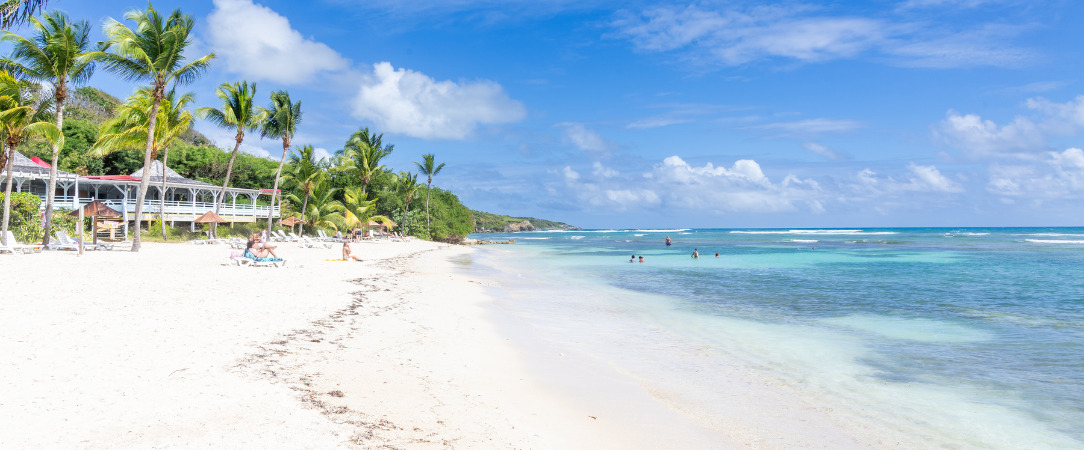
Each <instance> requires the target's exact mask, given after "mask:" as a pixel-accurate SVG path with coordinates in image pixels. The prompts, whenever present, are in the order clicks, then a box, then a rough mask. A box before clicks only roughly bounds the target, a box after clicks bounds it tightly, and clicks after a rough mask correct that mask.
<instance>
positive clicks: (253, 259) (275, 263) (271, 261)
mask: <svg viewBox="0 0 1084 450" xmlns="http://www.w3.org/2000/svg"><path fill="white" fill-rule="evenodd" d="M241 259H243V260H248V261H247V262H242V261H238V265H242V266H243V265H249V266H254V267H286V260H285V259H282V258H260V257H259V256H256V255H253V254H252V252H250V251H248V250H245V252H244V253H243V254H241Z"/></svg>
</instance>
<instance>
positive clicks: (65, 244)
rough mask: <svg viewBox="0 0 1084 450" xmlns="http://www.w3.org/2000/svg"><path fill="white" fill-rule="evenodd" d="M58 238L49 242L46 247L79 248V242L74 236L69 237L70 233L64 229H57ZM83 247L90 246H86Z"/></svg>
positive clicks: (60, 248) (56, 248)
mask: <svg viewBox="0 0 1084 450" xmlns="http://www.w3.org/2000/svg"><path fill="white" fill-rule="evenodd" d="M54 237H56V239H54V240H52V241H50V242H49V245H47V246H45V248H47V249H49V250H79V243H78V242H75V240H73V239H72V238H70V237H68V234H67V233H65V232H63V231H57V232H56V234H55V236H54ZM83 248H89V247H86V246H84V247H83Z"/></svg>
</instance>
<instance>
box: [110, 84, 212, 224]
mask: <svg viewBox="0 0 1084 450" xmlns="http://www.w3.org/2000/svg"><path fill="white" fill-rule="evenodd" d="M152 97H153V96H152V92H151V89H150V88H142V89H140V90H139V91H137V92H136V93H135V95H132V96H131V97H129V98H128V101H126V102H125V103H124V105H122V106H121V107H120V109H119V110H118V111H117V114H116V116H115V117H113V118H112V119H109V120H107V121H106V122H105V123H103V124H102V127H101V137H99V138H98V142H96V143H95V144H94V147H93V148H91V154H92V155H94V156H98V157H102V156H105V155H107V154H109V153H112V152H114V151H117V150H127V149H133V148H139V147H140V145H142V143H143V142H146V140H147V129H148V127H149V125H150V111H151V106H152V105H151V104H152V102H153V101H154V99H153V98H152ZM194 100H195V97H193V96H192V94H191V93H185V94H177V89H176V88H174V89H170V90H169V92H167V93H166V95H165V97H163V98H162V103H161V104H160V105H159V106H158V118H157V125H156V126H155V127H154V134H155V136H154V144H153V148H152V149H151V159H152V160H154V159H158V154H159V153H162V174H161V176H162V191H161V192H162V195H161V198H160V199H159V202H160V203H159V208H158V211H159V219H160V220H161V223H162V224H163V225H162V239H163V240H165V239H166V238H167V237H166V227H165V223H166V212H165V211H166V195H165V194H166V173H165V167H166V163H167V162H168V161H169V146H170V145H171V144H172V143H173V141H175V140H176V139H177V138H179V137H181V135H182V134H184V133H185V132H186V131H188V129H190V128H192V122H193V121H194V118H193V117H192V112H191V111H189V110H188V109H187V108H186V107H187V106H188V105H189V104H190V103H192V102H193V101H194ZM150 175H151V174H146V176H148V177H149V176H150Z"/></svg>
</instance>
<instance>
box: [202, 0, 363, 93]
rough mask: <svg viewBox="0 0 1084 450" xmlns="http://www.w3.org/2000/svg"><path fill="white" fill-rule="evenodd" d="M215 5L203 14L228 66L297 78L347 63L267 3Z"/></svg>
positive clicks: (273, 77)
mask: <svg viewBox="0 0 1084 450" xmlns="http://www.w3.org/2000/svg"><path fill="white" fill-rule="evenodd" d="M214 5H215V8H214V10H213V11H211V14H210V15H208V16H207V24H208V30H209V31H208V33H209V34H210V43H211V45H212V46H213V47H214V49H215V53H216V54H218V55H219V56H220V57H222V59H223V60H224V61H225V63H226V69H227V70H228V71H230V72H233V73H237V74H240V75H241V76H243V77H245V78H248V79H253V80H269V81H274V82H279V83H287V84H295V83H304V82H309V81H311V78H312V77H313V76H315V75H317V74H319V73H321V72H327V71H340V70H343V69H346V68H347V67H348V65H349V61H348V60H346V59H345V58H343V57H342V56H341V55H339V53H338V52H336V51H335V50H332V49H331V48H330V47H328V46H327V45H325V44H323V43H320V42H317V41H315V40H312V39H306V38H305V37H304V36H302V35H301V33H299V32H298V31H297V30H294V29H293V28H291V27H290V21H289V20H287V19H286V17H283V16H281V15H279V14H278V13H276V12H275V11H273V10H271V8H268V7H266V6H263V5H258V4H254V3H253V2H252V1H251V0H215V1H214Z"/></svg>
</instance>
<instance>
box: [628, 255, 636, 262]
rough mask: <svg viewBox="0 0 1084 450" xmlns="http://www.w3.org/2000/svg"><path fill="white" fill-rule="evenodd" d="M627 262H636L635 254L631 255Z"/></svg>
mask: <svg viewBox="0 0 1084 450" xmlns="http://www.w3.org/2000/svg"><path fill="white" fill-rule="evenodd" d="M629 262H630V263H631V262H636V255H632V257H631V258H629Z"/></svg>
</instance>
